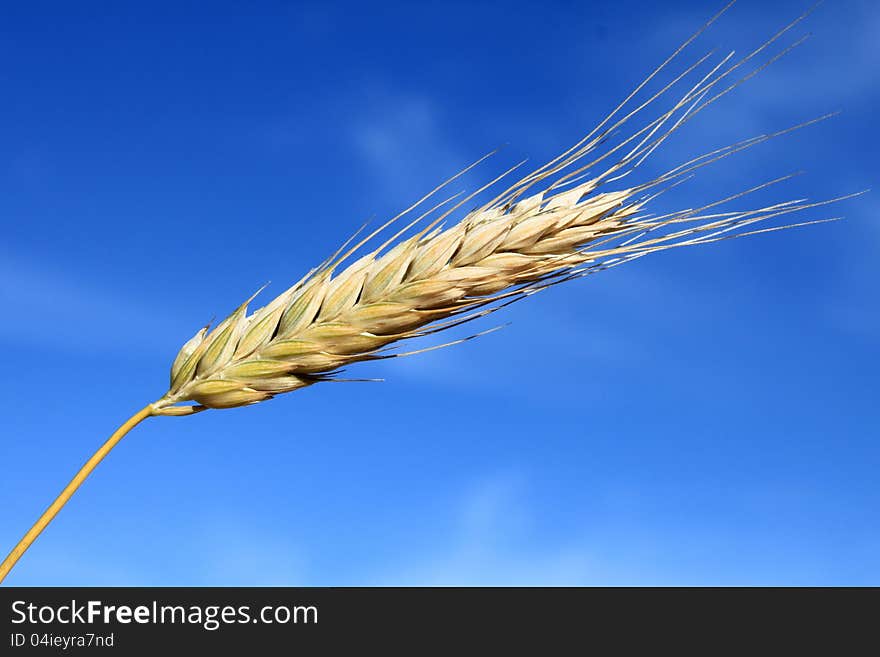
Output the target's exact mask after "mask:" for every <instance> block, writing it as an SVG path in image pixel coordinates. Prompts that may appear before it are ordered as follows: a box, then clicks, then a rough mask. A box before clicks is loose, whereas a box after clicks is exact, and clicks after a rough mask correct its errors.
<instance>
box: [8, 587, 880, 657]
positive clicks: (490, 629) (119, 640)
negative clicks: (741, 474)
mask: <svg viewBox="0 0 880 657" xmlns="http://www.w3.org/2000/svg"><path fill="white" fill-rule="evenodd" d="M878 601H880V591H878V590H877V589H747V588H742V589H710V588H705V589H683V588H682V589H677V588H666V589H663V588H650V589H639V588H619V589H617V588H5V589H0V605H2V612H0V618H2V636H0V654H3V655H18V654H22V655H24V654H29V653H34V652H42V653H44V654H45V653H50V652H51V653H55V654H91V653H95V654H99V653H100V654H118V655H131V654H141V653H144V654H157V653H158V652H160V651H165V652H167V651H171V654H178V652H179V651H185V650H198V651H199V654H202V652H203V651H207V650H221V651H222V654H226V653H227V652H229V651H232V652H233V654H235V653H242V654H249V653H250V652H251V651H254V650H265V649H273V653H272V654H275V652H274V650H276V649H277V650H281V649H283V650H285V651H290V650H300V649H304V650H308V654H339V652H338V651H339V650H342V649H343V648H349V647H352V646H355V647H357V646H360V647H362V648H367V647H369V648H373V649H382V648H390V647H397V648H404V649H407V648H408V649H411V650H412V651H415V652H417V653H420V652H423V651H424V650H425V649H433V650H436V649H444V650H447V651H448V650H455V651H456V653H458V652H460V651H463V652H465V653H467V652H468V649H470V648H475V647H477V646H479V645H482V646H486V647H489V648H501V647H516V648H524V647H526V646H532V647H534V648H536V649H537V648H538V647H543V648H545V649H546V648H553V652H565V653H566V654H568V653H570V652H571V649H572V648H576V649H577V651H578V652H583V651H588V652H594V651H600V650H601V652H602V654H606V653H607V652H609V650H608V649H607V648H608V647H609V646H610V647H612V648H613V649H612V650H611V651H610V652H611V653H617V652H619V651H620V650H621V649H628V648H639V649H642V650H643V649H645V648H649V649H653V650H656V649H658V648H661V647H664V648H674V647H684V646H688V645H691V646H696V647H700V646H702V647H703V648H712V649H715V648H719V647H724V648H731V647H740V648H742V649H749V650H750V653H751V652H754V651H758V652H762V651H763V649H766V648H768V647H769V646H770V645H773V644H775V645H777V646H780V647H789V648H790V647H791V646H792V645H794V644H796V643H803V642H806V643H807V644H808V645H809V646H810V647H811V648H813V649H815V648H817V647H820V646H822V645H823V644H824V645H825V646H826V647H828V648H829V649H830V648H831V647H832V646H835V647H837V648H838V649H839V647H840V643H841V642H852V641H856V640H858V641H859V642H861V641H863V640H864V641H867V643H862V644H861V645H863V646H864V647H865V648H867V647H869V646H873V645H874V644H875V643H876V641H877V637H876V634H877V632H876V629H875V628H876V626H877V620H876V619H877V611H878ZM603 646H604V648H603ZM566 648H567V649H566ZM557 649H558V650H557ZM653 650H652V652H653ZM542 652H543V651H542Z"/></svg>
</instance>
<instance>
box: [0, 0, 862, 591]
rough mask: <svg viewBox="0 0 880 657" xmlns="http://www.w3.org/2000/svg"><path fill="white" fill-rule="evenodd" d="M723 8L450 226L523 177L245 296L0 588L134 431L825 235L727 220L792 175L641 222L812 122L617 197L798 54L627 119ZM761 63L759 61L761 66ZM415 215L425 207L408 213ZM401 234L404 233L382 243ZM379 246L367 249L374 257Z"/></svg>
mask: <svg viewBox="0 0 880 657" xmlns="http://www.w3.org/2000/svg"><path fill="white" fill-rule="evenodd" d="M731 4H733V3H731ZM729 6H730V5H728V6H727V7H725V8H724V9H722V10H721V12H719V13H718V14H717V15H716V16H715V17H713V18H712V19H711V20H709V21H708V22H707V23H706V24H705V25H703V26H702V27H701V28H700V29H699V30H698V31H697V32H696V33H695V34H693V35H692V36H691V37H690V38H689V39H687V40H686V41H685V42H684V43H683V44H682V45H681V46H680V47H679V48H677V49H676V50H675V51H674V52H673V53H672V54H671V55H670V56H669V57H668V58H667V59H666V60H665V61H664V62H662V63H661V64H660V66H658V67H657V68H655V69H654V70H653V71H652V72H651V73H650V74H649V75H648V76H647V77H646V78H645V79H644V80H643V81H642V82H641V83H640V84H639V85H638V86H637V87H636V88H635V89H634V91H633V92H632V93H631V94H629V95H628V96H627V97H626V98H625V99H624V100H623V102H621V103H620V104H619V105H618V106H617V107H616V108H615V109H614V110H613V111H612V112H611V113H610V114H608V115H607V116H606V117H605V119H603V120H602V121H601V122H600V123H599V124H598V125H597V126H596V127H595V128H594V129H593V130H592V131H591V132H590V133H589V134H587V135H586V136H585V137H584V138H583V139H581V140H580V141H578V142H577V143H576V144H575V145H574V146H572V147H571V148H569V149H568V150H566V151H565V152H563V153H561V154H560V155H559V156H557V157H556V158H554V159H552V160H551V161H550V162H548V163H547V164H545V165H544V166H541V167H539V168H537V169H535V170H534V171H531V172H530V173H528V174H526V175H525V176H523V177H522V178H521V179H519V180H518V181H517V182H515V183H513V184H512V185H509V186H508V187H506V188H505V189H503V190H502V191H500V192H497V193H495V196H494V197H493V198H491V200H489V201H487V202H485V203H483V204H482V205H480V206H478V207H477V208H475V209H473V210H472V211H470V212H467V213H466V214H465V215H464V217H463V218H462V219H461V220H460V221H459V222H458V223H455V224H452V225H450V226H447V225H446V224H445V223H444V222H446V220H447V219H448V218H450V217H451V216H452V215H453V214H454V213H455V212H456V211H458V210H459V209H460V208H461V207H462V206H463V205H464V204H465V203H468V202H470V201H471V200H473V199H475V198H476V197H477V196H478V195H479V194H484V193H488V190H490V189H495V188H496V187H498V186H500V181H501V180H506V179H508V178H509V177H510V176H511V175H512V174H513V172H514V171H518V170H520V169H521V168H522V165H523V163H521V164H519V165H517V166H515V167H512V168H511V169H510V170H508V171H507V172H505V174H503V175H502V176H499V177H498V178H496V179H494V180H491V181H489V183H487V184H486V185H484V186H483V187H480V188H479V189H477V190H476V191H474V192H473V193H471V194H469V195H467V196H465V197H464V198H460V197H459V195H452V196H450V197H449V198H446V199H443V200H441V201H440V202H436V203H435V202H434V201H431V200H430V199H433V198H434V197H435V196H437V195H438V194H439V193H440V192H441V191H442V190H444V189H446V188H447V187H448V185H450V184H451V183H452V182H453V181H455V180H457V179H459V178H460V177H461V176H462V175H463V174H464V173H466V172H468V171H471V170H472V169H473V167H475V166H476V165H478V164H480V163H481V162H483V160H485V158H481V159H480V160H478V161H477V162H475V163H474V164H473V165H471V166H470V167H468V168H466V169H465V170H464V171H462V172H460V173H459V174H456V175H455V176H453V177H452V178H450V179H449V180H448V181H446V182H445V183H443V184H442V185H440V186H438V187H437V188H436V189H434V190H432V192H431V193H429V194H427V195H426V196H425V197H424V198H422V199H420V201H419V202H418V203H416V204H414V205H412V206H411V207H409V208H407V209H406V210H405V211H404V212H402V213H401V214H400V215H398V216H397V217H394V218H393V219H391V220H390V221H388V222H386V223H385V224H384V225H383V226H381V227H380V228H379V229H377V230H376V231H374V232H373V233H371V234H370V235H368V236H366V237H365V238H363V239H361V240H359V241H357V242H355V237H353V238H351V239H350V240H349V241H348V242H347V243H346V244H344V245H343V247H342V248H340V250H339V251H338V252H337V253H336V254H334V255H333V256H331V257H330V258H329V259H328V260H326V261H324V262H323V263H322V264H321V265H319V266H317V267H316V268H315V269H313V270H312V271H310V272H309V273H308V274H307V275H306V276H305V277H304V278H303V279H302V280H300V281H299V282H298V283H297V284H296V285H294V286H292V287H291V288H289V289H288V290H286V291H285V292H283V293H282V294H281V295H279V296H278V297H276V298H275V299H273V300H272V301H270V302H269V303H268V304H266V305H265V306H263V307H261V308H259V309H257V310H256V311H254V312H252V313H251V314H248V306H249V304H250V302H251V301H253V299H254V297H256V294H255V295H254V297H251V298H250V299H248V300H247V301H245V302H244V303H243V304H241V305H240V306H239V307H238V308H237V309H236V310H235V311H234V312H233V313H232V314H231V315H229V317H227V318H226V319H224V320H223V321H222V322H220V323H219V324H218V325H217V326H215V327H214V328H213V329H210V330H209V328H208V327H204V328H201V329H200V330H199V331H198V332H196V334H195V335H194V336H193V337H192V338H191V339H190V340H189V341H187V342H186V343H185V344H184V345H183V347H182V348H181V349H180V351H179V353H178V355H177V357H176V358H175V359H174V362H173V364H172V366H171V381H170V386H169V389H168V392H167V393H166V394H165V395H163V396H162V397H161V398H160V399H158V400H157V401H155V402H153V403H152V404H148V405H147V406H146V407H144V408H143V409H142V410H141V411H139V412H138V413H136V414H135V415H134V416H132V417H131V418H130V419H129V420H128V421H126V422H125V423H124V424H123V425H122V426H121V427H120V428H119V429H117V430H116V431H115V432H114V433H113V434H112V435H111V436H110V438H109V439H108V440H107V441H106V442H105V443H104V445H102V447H101V448H100V449H99V450H98V451H97V452H96V453H95V454H94V455H93V456H92V457H91V458H90V459H89V461H88V462H87V463H86V465H84V466H83V467H82V468H81V469H80V471H79V472H78V473H77V474H76V476H75V477H74V478H73V480H72V481H71V482H70V483H69V484H68V485H67V487H66V488H65V489H64V490H63V491H62V493H61V494H60V495H59V496H58V498H57V499H56V500H55V501H54V502H53V503H52V505H50V507H49V508H48V509H47V510H46V512H44V513H43V515H42V516H41V517H40V518H39V519H38V520H37V522H36V523H35V524H34V526H33V527H32V528H31V529H30V530H29V531H28V533H27V534H26V535H25V536H24V538H22V540H21V541H20V542H19V543H18V545H16V547H15V548H14V549H13V550H12V552H11V553H10V554H9V556H8V557H7V558H6V559H5V560H4V561H3V563H2V564H0V581H2V580H3V578H4V577H5V576H6V574H7V573H8V572H9V570H10V569H11V568H12V566H13V565H14V564H15V563H16V562H17V561H18V559H19V558H20V557H21V555H22V554H23V553H24V552H25V550H27V549H28V547H29V546H30V545H31V543H33V541H34V540H35V539H36V538H37V536H38V535H39V534H40V533H41V532H42V531H43V529H44V528H45V527H46V526H47V525H48V523H49V522H50V521H51V520H52V518H54V516H55V515H56V514H57V513H58V511H59V510H60V509H61V508H62V507H63V506H64V504H66V502H67V501H68V500H69V499H70V497H71V496H72V495H73V493H74V492H75V491H76V489H77V488H78V487H79V486H80V485H81V483H82V482H83V481H84V480H85V478H86V477H87V476H88V475H89V474H90V473H91V472H92V470H94V468H95V467H96V466H97V464H98V463H100V461H101V460H102V459H103V458H104V456H105V455H106V454H107V453H108V452H109V451H110V450H111V449H112V448H113V447H114V446H115V445H116V444H117V443H118V442H119V440H121V439H122V437H123V436H125V435H126V434H127V433H128V432H129V431H130V430H131V429H132V428H133V427H134V426H136V425H137V424H138V423H140V422H141V421H143V420H144V419H146V418H148V417H151V416H156V415H166V416H177V415H190V414H194V413H198V412H201V411H203V410H206V409H209V408H212V409H213V408H216V409H221V408H231V407H236V406H245V405H249V404H255V403H258V402H261V401H264V400H267V399H269V398H271V397H274V396H276V395H279V394H281V393H285V392H291V391H293V390H298V389H300V388H303V387H306V386H310V385H312V384H314V383H317V382H321V381H328V380H338V378H337V375H338V373H339V371H340V369H341V368H344V367H346V366H348V365H351V364H353V363H356V362H358V361H366V360H375V359H380V358H391V357H396V356H402V355H410V354H412V353H418V351H413V352H408V353H399V352H398V353H395V352H393V351H389V350H390V349H392V348H393V347H394V346H395V345H396V344H399V343H401V342H402V341H405V340H408V339H410V338H417V337H420V336H424V335H427V334H429V333H435V332H438V331H443V330H446V329H449V328H451V327H454V326H458V325H461V324H463V323H465V322H468V321H471V320H473V319H477V318H479V317H484V316H486V315H488V314H489V313H492V312H495V311H496V310H498V309H500V308H502V307H504V306H506V305H508V304H509V303H513V302H515V301H518V300H521V299H525V298H527V297H529V296H532V295H533V294H535V293H536V292H539V291H541V290H543V289H546V288H547V287H550V286H553V285H558V284H560V283H564V282H567V281H571V280H573V279H576V278H581V277H584V276H587V275H589V274H592V273H595V272H598V271H602V270H605V269H608V268H611V267H615V266H618V265H620V264H623V263H626V262H630V261H632V260H634V259H636V258H640V257H642V256H644V255H647V254H650V253H654V252H658V251H663V250H667V249H671V248H677V247H681V246H692V245H697V244H706V243H710V242H716V241H719V240H724V239H729V238H732V237H742V236H745V235H753V234H757V233H763V232H768V231H773V230H780V229H783V228H791V227H794V226H801V225H806V224H811V223H819V222H820V221H830V220H833V219H834V218H831V219H822V220H818V221H817V220H814V221H802V222H800V223H791V224H782V225H776V224H770V225H766V226H764V227H757V226H755V224H759V223H762V222H768V221H771V220H774V219H777V218H779V217H785V216H787V215H790V214H793V213H799V212H802V211H804V210H807V209H810V208H815V207H819V206H824V205H826V204H829V203H833V202H836V201H839V200H842V199H844V198H850V197H852V196H855V194H851V195H848V196H842V197H838V198H834V199H829V200H825V201H820V202H810V201H807V200H806V199H795V200H789V201H783V202H780V203H776V204H773V205H769V206H765V207H760V208H755V209H747V210H734V209H726V208H728V207H729V206H728V204H730V203H732V202H734V201H736V200H738V199H741V198H744V197H746V196H748V195H749V194H752V193H753V192H756V191H758V190H761V189H765V188H767V187H769V186H771V185H776V184H778V183H782V182H784V181H785V180H788V179H789V178H791V177H792V176H793V175H795V174H790V175H784V176H781V177H779V178H777V179H774V180H770V181H766V182H763V183H761V184H758V185H755V186H754V187H752V188H750V189H745V190H741V191H738V192H734V193H731V194H728V195H727V196H725V197H724V198H721V199H719V200H718V201H715V202H713V203H710V204H706V205H703V206H701V207H696V208H686V209H683V210H680V211H677V212H672V213H667V214H662V215H657V214H652V213H651V208H652V202H653V201H654V199H655V198H656V197H657V196H658V195H659V194H661V193H662V192H663V191H665V189H668V188H669V187H673V186H676V185H679V184H681V183H683V182H685V181H686V180H688V179H689V178H691V177H692V176H693V175H694V174H695V173H696V172H697V171H698V170H700V169H702V168H703V167H705V166H708V165H710V164H712V163H713V162H716V161H718V160H721V159H724V158H727V157H730V156H732V155H734V154H736V153H738V152H741V151H742V150H744V149H748V148H753V147H755V146H757V145H759V144H762V143H764V142H766V141H768V140H770V139H774V138H777V137H780V136H782V135H785V134H788V133H790V132H792V131H794V130H798V129H801V128H804V127H807V126H810V125H812V124H814V123H816V122H818V121H822V120H824V119H825V118H827V116H821V117H818V118H815V119H812V120H809V121H805V122H803V123H800V124H798V125H795V126H792V127H789V128H786V129H783V130H779V131H777V132H774V133H770V134H765V135H758V136H755V137H752V138H749V139H745V140H743V141H740V142H737V143H734V144H731V145H729V146H726V147H724V148H719V149H715V150H712V151H710V152H707V153H704V154H702V155H700V156H698V157H695V158H693V159H691V160H689V161H687V162H685V163H683V164H681V165H680V166H678V167H675V168H674V169H671V170H669V171H667V172H666V173H664V174H662V175H660V176H657V177H655V178H654V179H653V180H650V181H647V182H643V183H632V184H628V185H625V184H622V182H621V181H623V180H624V179H628V177H630V176H632V175H633V174H634V172H636V171H637V170H638V169H639V166H640V165H641V164H642V163H643V162H644V161H645V160H646V159H647V158H648V157H649V156H650V155H651V154H652V153H653V152H654V151H655V150H656V149H657V148H659V147H660V146H661V145H662V144H663V143H664V142H665V141H666V140H667V139H668V138H669V137H670V136H672V135H673V134H675V133H677V132H678V131H679V130H680V129H681V128H682V127H684V126H685V125H686V124H687V123H688V122H689V121H690V120H691V119H693V117H694V116H696V115H697V114H699V113H700V112H702V111H703V110H705V109H706V108H708V107H710V106H711V105H712V104H713V103H715V102H716V101H718V100H719V99H721V98H723V97H724V96H725V95H727V94H729V93H731V92H732V91H734V90H735V89H737V88H738V87H739V86H740V85H741V84H743V83H744V82H746V81H747V80H749V79H750V78H752V77H753V76H755V75H757V74H758V73H760V72H761V71H763V70H764V69H765V68H766V67H767V66H769V65H770V64H772V63H773V62H775V61H776V60H778V59H779V58H780V57H783V56H785V55H786V54H788V53H789V52H791V51H792V50H793V49H795V48H797V47H798V46H799V45H800V44H801V43H803V41H804V39H805V37H804V38H801V39H797V40H795V41H793V42H792V43H791V44H790V45H788V46H786V47H783V48H781V49H780V51H779V52H777V53H776V54H774V55H772V56H767V55H766V54H765V53H767V51H768V50H769V49H770V48H771V46H773V45H774V44H776V43H777V42H779V41H780V39H782V38H783V37H784V36H785V35H787V34H788V33H789V32H790V31H791V30H792V29H793V28H794V27H795V26H796V25H798V24H799V23H800V22H801V21H802V20H803V18H804V17H805V16H806V15H807V14H809V13H810V11H812V10H810V11H808V12H806V13H805V14H804V15H802V16H800V17H799V18H797V19H796V20H795V21H793V22H792V23H790V24H789V25H787V26H785V27H783V28H782V29H781V30H779V31H778V32H777V33H776V34H774V35H773V36H772V37H771V38H770V39H768V40H767V41H766V42H765V43H763V44H762V45H761V46H759V47H758V48H756V49H754V50H753V51H751V52H749V53H748V54H747V55H745V56H744V57H741V58H740V59H739V60H734V57H733V53H731V54H729V55H727V56H725V57H722V58H720V59H719V60H718V61H717V62H716V63H714V64H712V63H711V62H712V57H713V55H714V53H708V54H706V55H703V56H701V57H699V58H697V59H696V60H695V61H694V62H693V63H691V64H690V65H688V66H686V67H685V68H684V70H683V71H681V72H680V73H679V74H678V75H675V76H674V77H672V79H671V80H669V81H668V82H666V83H665V84H663V85H662V86H661V88H660V89H659V90H657V91H656V92H654V93H652V94H651V95H650V96H649V97H648V98H647V99H645V100H643V101H642V102H640V103H639V104H637V105H636V102H635V98H636V97H637V95H638V94H640V93H641V92H643V90H644V89H645V88H646V86H647V85H648V84H649V83H650V82H651V81H653V80H655V79H656V78H657V77H658V76H659V75H660V74H661V73H662V72H664V71H666V70H668V69H669V67H670V66H671V65H672V63H673V62H675V61H678V60H679V59H680V57H681V56H682V53H683V52H684V51H685V49H686V48H687V47H688V46H689V45H691V44H692V43H693V41H694V40H695V39H696V38H697V37H698V36H699V35H700V34H701V33H702V32H703V31H704V30H705V29H707V28H708V27H709V25H711V24H712V23H713V22H714V21H715V20H716V19H717V18H718V17H719V16H720V15H721V14H722V13H724V11H726V10H727V8H728V7H729ZM762 57H766V59H764V60H763V61H760V58H762ZM749 67H752V68H751V70H748V69H749ZM700 71H705V72H703V73H702V74H701V73H700ZM687 81H689V82H687ZM667 96H673V100H672V101H671V102H669V103H668V105H667V107H666V109H665V110H664V111H662V112H661V113H660V114H659V115H658V116H655V117H654V118H653V119H651V120H646V121H644V122H643V123H642V124H641V125H638V126H637V127H634V128H632V129H631V130H630V131H629V132H628V133H626V132H624V131H623V130H622V128H623V127H624V126H626V127H629V126H631V125H632V124H633V123H634V122H637V121H640V120H642V116H643V115H644V113H645V110H646V109H647V108H653V107H656V106H657V105H658V103H660V102H661V99H664V98H666V97H667ZM633 105H635V107H633ZM828 116H830V115H828ZM487 157H488V156H487ZM430 203H435V204H434V205H433V206H431V207H428V208H427V209H422V208H425V207H426V206H428V205H430ZM404 220H405V221H404ZM400 222H404V225H402V226H401V227H399V228H397V229H396V232H393V234H390V235H389V234H388V233H390V232H391V231H393V230H394V227H396V226H397V225H398V224H399V223H400ZM379 239H381V240H382V242H381V243H380V244H378V245H375V246H374V245H373V244H374V241H375V240H379ZM353 242H354V243H353ZM364 250H366V253H363V254H362V252H363V251H364ZM352 260H353V261H352ZM478 335H479V334H478ZM465 339H467V338H465ZM460 341H461V340H456V341H454V342H453V343H450V344H454V343H455V342H460ZM441 346H447V345H441ZM422 351H423V350H422Z"/></svg>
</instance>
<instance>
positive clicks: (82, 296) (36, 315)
mask: <svg viewBox="0 0 880 657" xmlns="http://www.w3.org/2000/svg"><path fill="white" fill-rule="evenodd" d="M0 305H2V306H3V307H4V308H6V310H7V312H8V314H7V316H6V318H5V319H4V321H3V322H0V339H2V340H5V341H7V342H12V343H14V344H39V345H40V346H41V347H43V348H46V347H49V348H53V349H58V350H62V351H65V352H70V351H87V352H92V351H96V350H97V351H102V352H106V351H107V350H110V351H112V352H115V353H123V352H124V353H129V354H131V353H143V352H155V353H161V354H164V355H167V353H166V352H167V348H168V345H167V343H165V342H164V340H163V336H166V335H169V334H171V335H173V334H174V333H175V330H176V331H177V332H179V327H178V326H177V323H176V322H175V321H174V319H173V318H172V317H170V316H169V315H163V314H162V310H161V309H159V310H157V308H156V307H155V304H147V303H146V301H145V302H144V303H139V302H138V301H137V300H132V299H131V298H129V297H127V296H123V295H119V294H116V293H115V292H113V291H112V290H111V289H109V288H107V287H104V286H102V285H99V284H96V283H95V282H94V281H88V280H85V279H83V278H81V277H80V276H79V275H78V272H75V271H67V270H64V269H62V268H61V267H58V266H55V265H52V264H49V263H46V262H42V261H40V260H38V259H36V258H28V257H23V256H20V255H12V254H10V253H4V252H0Z"/></svg>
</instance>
